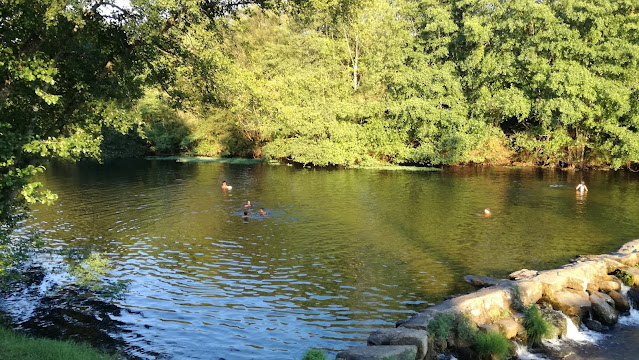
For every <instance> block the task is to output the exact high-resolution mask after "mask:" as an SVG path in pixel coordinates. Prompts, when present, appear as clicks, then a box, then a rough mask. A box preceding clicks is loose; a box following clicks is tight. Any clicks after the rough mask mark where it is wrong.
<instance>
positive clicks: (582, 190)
mask: <svg viewBox="0 0 639 360" xmlns="http://www.w3.org/2000/svg"><path fill="white" fill-rule="evenodd" d="M575 190H577V191H579V192H580V193H582V194H583V193H585V192H588V187H587V186H586V183H585V182H583V181H582V182H580V183H579V185H577V187H576V188H575Z"/></svg>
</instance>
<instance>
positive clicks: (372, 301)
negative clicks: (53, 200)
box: [28, 161, 639, 359]
mask: <svg viewBox="0 0 639 360" xmlns="http://www.w3.org/2000/svg"><path fill="white" fill-rule="evenodd" d="M582 178H583V179H584V180H585V181H586V183H587V185H588V187H589V189H590V192H589V193H588V195H587V196H585V197H580V196H578V195H576V193H575V190H574V187H575V185H576V183H578V182H579V180H581V179H582ZM40 180H41V181H43V182H44V183H45V185H46V186H47V187H48V188H50V189H51V190H53V191H54V192H56V193H57V194H58V195H59V198H60V200H59V202H58V203H57V204H56V205H55V206H51V207H37V208H35V209H34V210H33V212H32V214H33V216H34V218H35V219H34V220H33V221H31V222H30V223H29V224H28V227H29V228H32V229H39V230H41V231H42V234H43V237H44V238H45V240H46V241H47V244H48V247H50V248H51V249H53V250H60V251H61V250H64V249H67V248H68V247H73V248H78V249H82V250H81V251H95V252H101V253H104V254H107V256H108V258H109V259H110V260H111V261H112V263H113V265H114V266H115V269H116V271H115V274H116V275H118V276H119V277H121V278H122V279H128V280H131V286H130V291H129V293H128V295H127V296H126V298H125V299H123V300H121V301H119V302H117V303H116V305H119V306H120V307H122V308H124V309H127V310H130V311H125V312H119V313H117V314H116V315H113V319H114V321H117V322H118V323H119V324H123V325H122V328H124V329H125V330H126V331H125V332H123V334H120V335H121V336H122V337H123V338H124V340H125V341H126V342H127V343H129V344H131V348H130V349H129V351H130V354H131V355H136V356H141V357H153V355H150V354H163V355H164V356H165V357H167V358H175V359H187V358H188V359H218V358H224V359H299V358H301V357H302V354H303V353H304V351H305V350H306V349H307V348H309V347H317V348H322V349H325V350H327V351H329V352H334V351H337V350H341V349H346V348H348V347H350V346H360V345H364V344H365V339H366V337H367V336H368V334H369V333H370V332H371V331H373V330H375V329H378V328H381V327H392V326H394V322H395V321H396V320H399V319H403V318H405V317H408V316H410V315H411V314H413V313H414V312H415V311H417V310H420V309H423V308H426V307H428V306H429V305H431V304H434V303H437V302H439V301H441V300H443V299H444V298H445V297H446V296H448V295H452V294H458V293H464V292H468V291H470V290H471V288H470V287H469V285H467V284H465V283H464V282H463V276H464V275H467V274H474V275H490V276H501V277H503V276H507V274H508V273H509V272H511V271H514V270H518V269H520V268H529V269H538V270H541V269H548V268H552V267H556V266H559V265H562V264H565V263H566V262H567V260H568V259H569V258H571V257H574V256H575V255H577V254H599V253H605V252H610V251H612V250H614V249H616V248H617V247H618V246H620V245H621V244H623V243H624V242H626V241H629V240H632V239H635V238H637V237H639V223H637V221H636V215H637V214H639V202H638V201H636V199H637V198H638V195H639V186H638V181H639V176H637V174H633V173H621V172H620V173H615V172H587V173H580V172H563V171H552V170H541V169H529V168H526V169H508V168H481V167H479V168H475V167H472V168H453V169H448V170H446V171H444V172H400V171H373V170H318V169H298V168H293V167H288V166H268V165H264V164H257V165H233V164H221V163H208V164H207V163H203V164H197V163H175V162H169V161H132V162H120V163H113V164H108V165H102V166H100V165H94V164H75V165H65V164H58V165H54V166H51V167H50V169H49V170H48V171H47V172H46V174H45V175H44V176H43V177H42V178H41V179H40ZM222 180H227V181H228V182H229V184H230V185H232V186H233V190H231V191H228V192H226V193H224V192H223V191H221V189H220V183H221V182H222ZM247 200H251V202H252V203H253V208H252V210H251V211H250V216H249V219H248V220H245V219H243V218H242V213H243V211H244V206H243V205H244V204H245V203H246V201H247ZM260 207H263V208H265V209H266V211H267V213H268V215H267V216H266V217H261V216H260V215H259V214H258V213H257V209H259V208H260ZM485 207H490V208H491V210H492V211H493V213H494V215H493V217H491V218H481V217H478V216H476V214H478V213H480V212H481V211H482V210H483V209H484V208H485Z"/></svg>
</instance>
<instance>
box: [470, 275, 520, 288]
mask: <svg viewBox="0 0 639 360" xmlns="http://www.w3.org/2000/svg"><path fill="white" fill-rule="evenodd" d="M464 280H466V282H468V283H470V284H471V285H472V286H474V287H476V288H484V287H489V286H495V285H504V286H509V285H511V284H512V281H510V280H504V279H495V278H492V277H490V276H475V275H466V276H464Z"/></svg>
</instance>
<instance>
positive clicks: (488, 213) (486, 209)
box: [484, 208, 493, 217]
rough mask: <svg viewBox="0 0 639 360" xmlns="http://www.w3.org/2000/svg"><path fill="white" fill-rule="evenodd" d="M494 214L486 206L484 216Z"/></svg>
mask: <svg viewBox="0 0 639 360" xmlns="http://www.w3.org/2000/svg"><path fill="white" fill-rule="evenodd" d="M492 214H493V213H491V212H490V209H489V208H485V209H484V216H486V217H488V216H490V215H492Z"/></svg>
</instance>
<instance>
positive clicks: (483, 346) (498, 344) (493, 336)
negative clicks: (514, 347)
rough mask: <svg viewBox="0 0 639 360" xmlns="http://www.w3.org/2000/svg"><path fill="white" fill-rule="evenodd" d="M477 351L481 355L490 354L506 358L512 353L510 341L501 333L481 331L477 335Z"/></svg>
mask: <svg viewBox="0 0 639 360" xmlns="http://www.w3.org/2000/svg"><path fill="white" fill-rule="evenodd" d="M475 351H476V352H477V355H479V356H480V357H484V356H487V355H489V356H491V357H493V358H494V357H497V358H500V359H504V358H506V357H507V356H508V355H509V353H510V343H509V342H508V339H506V338H505V337H504V336H503V335H502V334H500V333H497V332H494V331H488V332H479V333H477V335H476V337H475Z"/></svg>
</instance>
